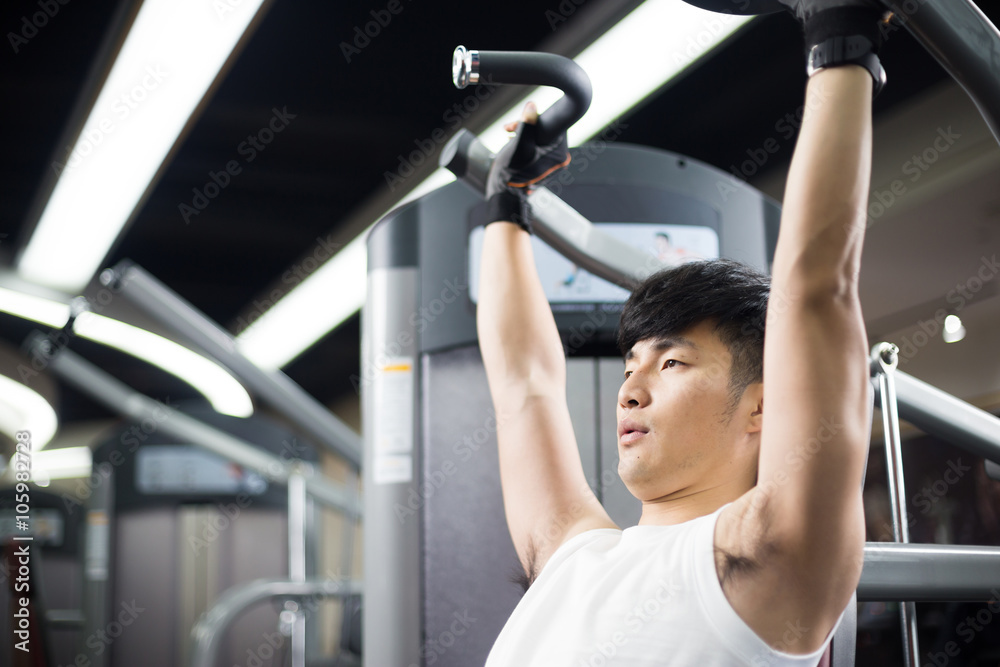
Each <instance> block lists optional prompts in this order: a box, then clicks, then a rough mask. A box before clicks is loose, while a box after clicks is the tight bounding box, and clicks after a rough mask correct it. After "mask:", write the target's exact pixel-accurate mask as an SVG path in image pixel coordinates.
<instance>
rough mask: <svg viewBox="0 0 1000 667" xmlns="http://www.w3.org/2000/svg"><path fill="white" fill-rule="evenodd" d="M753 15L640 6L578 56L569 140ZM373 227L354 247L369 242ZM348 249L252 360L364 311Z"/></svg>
mask: <svg viewBox="0 0 1000 667" xmlns="http://www.w3.org/2000/svg"><path fill="white" fill-rule="evenodd" d="M752 19H753V17H751V16H733V15H729V14H716V13H714V12H708V11H705V10H703V9H698V8H697V7H694V6H692V5H689V4H687V3H684V2H680V1H679V0H670V1H668V0H648V1H647V2H645V3H643V4H642V5H640V6H639V7H638V8H636V9H635V10H634V11H632V12H631V13H630V14H628V16H626V17H625V18H624V19H622V20H621V21H620V22H619V23H618V24H616V25H615V26H614V27H612V28H611V29H610V30H609V31H608V32H606V33H605V34H604V35H602V36H601V37H600V38H599V39H598V40H597V41H595V42H594V43H593V44H592V45H591V46H589V47H588V48H587V49H586V50H585V51H583V52H582V53H581V54H580V55H579V56H577V57H576V58H575V59H574V60H575V61H576V62H577V64H579V65H580V66H581V67H582V68H583V69H584V71H585V72H587V74H588V75H589V76H590V80H591V84H592V85H593V89H594V97H593V102H592V103H591V105H590V109H589V110H588V111H587V113H586V115H584V117H583V118H582V119H580V120H579V121H577V123H576V124H575V125H573V127H571V128H570V129H569V132H568V140H569V144H570V145H571V146H575V145H578V144H580V143H583V142H584V141H586V140H588V139H590V138H591V137H593V136H595V135H596V134H598V133H599V132H601V131H602V130H603V129H604V128H605V127H607V126H608V125H609V124H611V123H612V122H613V121H614V120H615V119H616V118H618V117H619V116H621V115H622V114H624V113H625V112H627V111H628V110H629V109H631V108H632V107H634V106H635V105H636V104H638V103H639V102H641V101H642V100H644V99H645V98H646V97H648V96H649V95H650V94H652V93H653V92H655V91H656V90H657V89H658V88H660V87H661V86H662V85H663V84H664V83H666V82H667V81H669V80H670V79H672V78H673V77H674V76H676V75H677V74H678V73H680V72H682V71H683V70H684V69H686V68H687V67H688V66H690V65H691V64H692V63H694V62H695V61H696V60H698V59H699V58H700V57H701V56H703V55H704V54H705V53H706V52H708V51H709V50H711V49H712V48H714V47H715V46H717V45H718V44H719V43H720V42H722V41H723V40H724V39H726V38H727V37H729V35H731V34H732V33H733V32H735V31H736V30H737V29H738V28H740V27H741V26H742V25H744V24H745V23H747V22H748V21H750V20H752ZM473 46H475V45H473ZM561 96H562V92H561V91H559V90H557V89H555V88H548V87H546V88H535V89H533V90H531V91H530V92H528V93H527V94H526V95H525V96H524V97H523V98H522V99H521V100H520V101H519V102H517V103H516V104H514V105H513V106H511V107H510V109H508V110H507V111H506V112H505V113H503V114H501V120H498V121H497V122H496V123H494V124H493V125H491V126H490V127H488V128H487V129H486V130H484V131H483V132H482V133H480V134H479V138H480V140H481V141H482V142H483V143H484V144H485V145H486V147H487V148H489V149H490V150H492V151H494V152H496V151H498V150H500V148H502V147H503V145H504V144H505V143H506V142H507V140H508V137H509V136H510V135H509V134H508V133H507V132H506V131H505V130H504V129H503V125H504V124H505V123H507V122H509V121H511V120H515V119H517V118H519V117H520V113H521V108H522V107H523V106H524V103H525V102H527V101H528V100H532V101H534V102H535V104H536V105H537V107H538V109H539V111H541V112H544V110H545V109H547V108H548V107H549V106H551V105H552V104H553V103H554V102H555V101H556V100H558V99H559V98H560V97H561ZM453 180H455V177H454V176H453V175H452V174H451V172H449V171H447V170H445V169H438V170H436V171H435V172H433V173H432V174H431V175H430V176H429V177H428V178H427V179H426V180H424V181H423V182H422V183H420V185H418V186H417V187H416V188H415V189H414V190H413V191H412V192H410V193H409V194H408V195H407V196H406V197H405V198H404V199H403V200H402V201H401V202H400V203H399V204H397V206H398V205H401V204H404V203H407V202H409V201H412V200H414V199H416V198H418V197H421V196H423V195H425V194H427V193H428V192H431V191H432V190H435V189H437V188H438V187H441V186H442V185H446V184H447V183H450V182H451V181H453ZM370 229H371V227H369V228H368V229H366V230H365V231H364V232H363V233H362V234H361V235H360V236H358V237H357V238H356V239H355V240H354V241H352V242H351V244H350V245H349V246H348V247H351V246H353V245H354V244H356V243H358V242H359V240H363V239H364V238H365V237H366V236H367V234H368V231H369V230H370ZM345 251H346V248H345ZM345 251H341V252H340V253H338V254H337V255H334V256H333V257H332V258H330V260H328V261H327V263H326V264H325V265H324V267H323V268H322V269H320V270H319V271H317V272H315V273H314V274H313V275H311V276H309V278H307V279H306V280H305V281H303V282H302V284H301V285H299V286H298V287H296V288H295V289H294V290H292V291H290V292H289V293H288V294H286V295H285V296H284V297H283V298H282V299H281V300H280V301H279V302H278V303H277V304H275V306H274V307H273V308H271V309H270V310H268V311H267V313H266V314H265V315H263V316H261V317H260V318H259V319H258V320H257V322H256V323H255V324H254V325H253V326H251V327H249V328H248V329H246V330H245V331H244V332H243V333H242V334H240V335H239V336H238V337H237V342H238V343H239V346H240V349H241V351H243V354H244V355H246V356H247V358H249V359H250V360H251V361H254V362H255V363H257V364H258V365H260V366H261V367H263V368H266V369H269V370H274V369H276V368H279V367H281V366H284V365H285V364H287V363H288V362H289V361H291V360H292V359H295V358H296V357H297V356H299V355H300V354H302V352H304V351H305V350H306V349H308V348H309V347H310V346H312V345H313V344H314V343H315V342H316V341H318V340H319V339H320V338H322V337H323V336H325V335H326V334H327V333H329V332H330V331H332V330H333V329H334V328H336V327H337V326H338V325H339V324H340V323H341V322H343V321H344V320H346V319H347V318H348V317H350V316H351V315H353V314H354V313H355V312H356V311H357V310H358V309H360V307H361V305H362V304H363V303H364V292H365V285H366V283H367V275H366V271H367V255H366V253H365V252H364V248H361V249H360V250H358V254H357V255H354V254H350V255H348V254H347V253H346V252H345ZM359 258H360V260H359ZM341 263H343V265H342V266H341ZM330 265H338V266H337V268H333V267H331V266H330ZM328 267H330V268H329V269H328ZM333 295H336V296H337V298H338V307H337V308H336V316H335V313H334V312H333V311H332V310H331V309H329V306H328V302H329V300H330V299H331V297H332V296H333ZM348 303H350V304H356V305H355V306H353V309H347V308H345V307H344V304H348ZM324 311H326V312H324ZM279 312H280V315H277V314H275V315H274V316H272V313H279ZM319 315H323V317H320V316H319ZM251 337H252V340H251Z"/></svg>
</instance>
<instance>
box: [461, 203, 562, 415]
mask: <svg viewBox="0 0 1000 667" xmlns="http://www.w3.org/2000/svg"><path fill="white" fill-rule="evenodd" d="M476 326H477V330H478V332H479V347H480V350H481V351H482V355H483V363H484V364H485V366H486V374H487V378H488V379H489V383H490V391H491V393H492V394H493V400H494V402H497V401H498V400H500V399H501V398H503V397H512V398H514V399H515V400H516V399H517V398H523V397H524V396H526V395H530V394H538V393H551V392H555V391H558V392H564V391H565V375H566V362H565V357H564V352H563V348H562V344H561V342H560V339H559V333H558V330H557V329H556V325H555V320H554V318H553V317H552V310H551V308H550V307H549V303H548V300H547V299H546V297H545V292H544V290H543V289H542V284H541V281H540V280H539V278H538V272H537V271H536V269H535V261H534V255H533V253H532V251H531V237H530V236H529V235H528V234H527V233H525V232H524V231H523V230H522V229H521V228H520V227H518V226H517V225H514V224H511V223H502V222H501V223H493V224H490V225H487V226H486V233H485V237H484V239H483V257H482V263H481V270H480V274H479V303H478V306H477V310H476ZM512 393H513V396H511V394H512Z"/></svg>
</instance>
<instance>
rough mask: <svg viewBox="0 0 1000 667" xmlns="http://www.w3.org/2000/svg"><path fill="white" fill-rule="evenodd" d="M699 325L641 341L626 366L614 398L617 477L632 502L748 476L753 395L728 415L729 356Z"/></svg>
mask: <svg viewBox="0 0 1000 667" xmlns="http://www.w3.org/2000/svg"><path fill="white" fill-rule="evenodd" d="M713 328H714V325H713V323H712V322H702V323H700V324H698V325H695V326H693V327H691V328H690V329H688V330H687V331H685V332H683V333H682V334H681V335H679V336H676V337H674V338H671V339H668V340H665V341H661V342H655V341H652V340H643V341H639V342H638V343H636V344H635V346H633V348H632V350H631V352H630V354H629V355H628V356H627V358H626V361H625V380H624V382H623V383H622V386H621V389H619V391H618V410H617V412H618V457H619V464H618V472H619V474H620V475H621V478H622V480H623V481H624V482H625V485H626V486H627V487H628V489H629V491H630V492H631V493H632V495H634V496H636V497H637V498H639V499H640V500H643V501H650V500H654V499H657V498H664V497H666V496H669V495H671V494H674V493H677V492H681V493H687V492H697V491H698V490H701V489H705V488H709V487H711V486H713V485H714V484H716V483H717V482H718V481H719V480H721V479H723V478H726V477H728V476H729V475H731V474H741V472H743V471H745V469H746V456H745V455H744V452H739V455H737V454H738V453H737V447H738V445H739V444H740V443H741V439H742V438H743V437H744V436H745V435H746V431H747V421H746V419H744V418H740V417H741V415H742V414H743V413H744V412H745V413H746V414H747V415H749V414H750V412H751V411H752V409H753V408H752V407H751V406H750V405H749V403H750V402H751V401H753V400H754V398H753V395H750V394H751V392H748V395H744V397H743V399H742V400H741V401H740V404H739V406H738V407H737V410H736V412H735V413H731V412H730V409H729V408H730V406H731V403H730V400H731V395H730V391H729V371H730V366H731V364H732V356H731V355H730V353H729V349H728V348H727V347H726V345H725V344H724V343H723V342H722V341H721V340H720V339H719V337H718V336H717V335H716V334H715V332H714V331H713Z"/></svg>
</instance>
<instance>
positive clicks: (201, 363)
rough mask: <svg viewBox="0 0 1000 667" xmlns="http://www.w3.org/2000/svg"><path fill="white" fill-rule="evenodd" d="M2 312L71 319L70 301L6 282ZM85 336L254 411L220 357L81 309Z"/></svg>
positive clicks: (79, 329) (221, 406) (223, 407)
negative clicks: (219, 361)
mask: <svg viewBox="0 0 1000 667" xmlns="http://www.w3.org/2000/svg"><path fill="white" fill-rule="evenodd" d="M0 312H6V313H9V314H11V315H15V316H17V317H21V318H24V319H27V320H31V321H33V322H39V323H40V324H44V325H46V326H49V327H53V328H57V329H58V328H62V327H63V326H65V324H66V322H67V321H68V320H69V305H68V304H65V303H59V302H57V301H52V300H50V299H44V298H41V297H37V296H33V295H28V294H24V293H21V292H17V291H14V290H9V289H7V288H4V287H0ZM73 330H74V332H76V334H77V335H79V336H80V337H81V338H86V339H88V340H92V341H94V342H95V343H101V344H102V345H108V346H110V347H114V348H116V349H119V350H121V351H122V352H125V353H127V354H130V355H132V356H133V357H137V358H139V359H142V360H143V361H146V362H148V363H150V364H153V365H154V366H157V367H158V368H161V369H163V370H164V371H166V372H168V373H170V374H171V375H174V376H176V377H178V378H180V379H181V380H184V382H186V383H188V384H189V385H191V386H192V387H194V388H195V389H196V390H197V391H198V392H199V393H201V394H202V395H203V396H205V398H206V399H208V402H209V403H210V404H211V405H212V407H213V408H214V409H215V410H216V412H221V413H222V414H227V415H232V416H234V417H249V416H250V415H252V414H253V401H252V400H251V399H250V395H249V394H248V393H247V390H246V389H244V388H243V385H241V384H240V383H239V382H238V381H237V380H236V379H235V378H233V376H232V375H230V374H229V373H228V372H226V371H225V370H224V369H223V368H222V367H220V366H219V365H218V364H216V363H215V362H213V361H211V360H209V359H207V358H205V357H203V356H202V355H200V354H198V353H196V352H193V351H191V350H189V349H188V348H186V347H184V346H183V345H178V344H177V343H175V342H173V341H172V340H168V339H166V338H164V337H163V336H159V335H157V334H154V333H152V332H150V331H146V330H145V329H140V328H139V327H134V326H132V325H131V324H127V323H125V322H121V321H119V320H115V319H112V318H110V317H105V316H104V315H99V314H97V313H89V312H85V313H81V314H80V315H79V316H78V317H77V318H76V321H75V322H74V323H73Z"/></svg>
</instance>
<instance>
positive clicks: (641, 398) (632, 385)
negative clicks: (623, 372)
mask: <svg viewBox="0 0 1000 667" xmlns="http://www.w3.org/2000/svg"><path fill="white" fill-rule="evenodd" d="M648 403H649V392H648V391H647V389H646V384H645V381H644V378H643V374H642V372H641V371H635V372H633V373H632V374H631V375H630V376H628V377H627V378H625V380H624V381H623V382H622V386H621V387H619V388H618V405H620V406H621V407H623V408H640V407H643V406H645V405H647V404H648Z"/></svg>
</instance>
